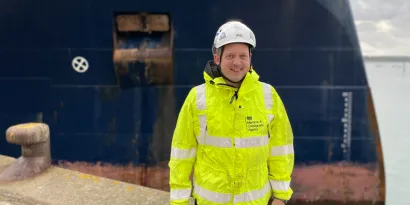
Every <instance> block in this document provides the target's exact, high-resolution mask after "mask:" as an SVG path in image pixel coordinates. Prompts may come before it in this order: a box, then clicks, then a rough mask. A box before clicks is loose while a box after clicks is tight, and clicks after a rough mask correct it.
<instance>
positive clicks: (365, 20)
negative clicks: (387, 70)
mask: <svg viewBox="0 0 410 205" xmlns="http://www.w3.org/2000/svg"><path fill="white" fill-rule="evenodd" d="M350 6H351V8H352V11H353V17H354V19H355V23H356V31H357V33H358V36H359V40H360V46H361V50H362V53H363V54H364V55H369V56H374V55H378V56H380V55H381V56H396V55H399V56H410V1H409V0H350Z"/></svg>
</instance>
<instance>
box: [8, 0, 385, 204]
mask: <svg viewBox="0 0 410 205" xmlns="http://www.w3.org/2000/svg"><path fill="white" fill-rule="evenodd" d="M1 6H2V7H1V10H2V12H1V15H0V23H1V24H2V25H3V29H2V31H1V32H0V45H1V46H2V49H1V50H0V55H1V56H2V58H1V65H2V67H3V68H2V69H0V85H1V86H0V91H1V92H0V93H2V94H1V96H2V100H1V101H0V109H1V110H0V113H1V116H2V117H1V118H0V119H1V121H0V129H2V130H6V129H7V128H8V127H9V126H11V125H14V124H18V123H23V122H28V121H42V122H45V123H47V124H49V126H50V129H51V153H52V158H53V160H54V161H55V162H56V163H57V162H58V161H66V162H70V163H68V164H67V163H66V164H64V165H62V166H65V167H70V168H72V169H81V170H83V171H85V172H87V171H90V170H93V168H90V167H89V168H87V169H85V168H84V167H88V165H85V164H82V165H81V166H82V167H79V166H74V165H75V164H72V162H85V163H95V162H104V163H108V164H110V166H111V168H112V167H113V166H117V168H118V169H119V170H125V169H126V168H125V167H126V165H127V164H129V163H132V164H133V167H134V168H133V169H135V170H134V172H140V173H143V174H141V175H144V176H139V177H135V176H134V177H135V180H134V179H133V180H131V181H132V182H135V183H141V184H143V185H147V186H152V187H155V188H159V189H165V190H166V189H167V182H166V180H165V182H158V183H157V184H155V183H156V182H153V181H155V180H158V179H162V181H164V180H163V179H166V176H167V174H168V171H167V169H166V163H167V161H168V160H169V156H170V143H171V140H172V134H173V129H174V126H175V122H176V119H177V116H178V112H179V109H180V107H181V105H182V103H183V101H184V99H185V97H186V95H187V93H188V91H189V90H190V89H191V88H192V87H193V86H195V85H198V84H201V83H203V74H202V72H203V69H204V66H205V63H206V62H207V61H208V60H209V59H210V58H212V55H211V49H210V48H211V44H212V41H213V37H214V34H215V32H216V29H217V28H218V27H219V26H220V25H221V24H222V23H223V22H225V21H226V20H229V19H240V20H242V21H243V22H244V23H246V24H248V25H249V26H250V27H251V28H252V29H253V30H254V32H255V35H256V39H257V49H256V50H255V53H254V56H253V59H252V62H253V65H254V66H255V70H256V71H257V72H258V74H259V75H260V76H261V80H262V81H264V82H267V83H270V84H272V85H273V86H274V87H275V88H276V89H277V91H278V93H279V95H280V96H281V97H282V100H283V101H284V104H285V106H286V109H287V111H288V115H289V118H290V121H291V123H292V127H293V130H294V134H295V154H296V155H295V173H294V181H293V182H292V183H293V185H292V186H293V187H294V189H295V200H301V201H316V202H318V201H321V200H333V201H338V202H343V201H346V200H348V201H383V200H384V199H383V196H384V193H383V187H382V185H381V184H383V180H384V178H383V164H382V161H383V160H382V152H381V149H380V143H379V136H378V129H377V122H376V121H375V116H374V108H373V105H372V97H371V92H370V89H369V87H368V83H367V79H366V73H365V69H364V65H363V60H362V56H361V53H360V47H359V43H358V39H357V35H356V31H355V27H354V23H353V19H352V14H351V10H350V6H349V3H348V1H325V0H303V1H296V0H292V1H289V0H277V1H262V0H255V1H239V2H236V3H235V5H232V4H230V3H228V2H224V1H216V0H210V1H180V2H172V1H165V0H158V1H129V0H120V1H115V3H114V1H106V0H103V1H94V0H87V1H80V0H72V1H56V2H54V1H48V0H41V1H26V0H24V1H18V2H3V3H1ZM141 12H147V13H148V14H149V15H153V14H159V15H163V16H166V17H167V18H168V22H169V24H167V25H169V28H168V29H167V28H166V26H165V29H164V24H161V25H158V26H157V27H156V28H153V27H152V24H151V27H150V28H147V26H142V27H138V25H137V24H135V23H134V24H133V23H129V24H127V23H124V22H125V21H127V18H128V17H129V16H133V15H134V16H135V15H141ZM120 16H121V18H120ZM124 16H128V17H124ZM122 17H124V18H122ZM142 19H143V20H141V19H140V20H141V22H146V21H147V20H146V17H144V18H142ZM132 29H134V30H135V29H141V30H144V29H154V30H155V29H157V31H154V32H147V31H146V30H144V31H141V32H139V34H135V32H132V31H130V30H132ZM161 29H162V30H161ZM159 47H161V48H170V50H171V54H170V56H167V57H164V58H161V59H160V60H158V58H157V59H154V60H151V61H145V63H136V62H133V59H131V60H130V59H128V60H127V59H125V57H124V55H122V54H121V55H120V54H118V56H120V57H119V58H121V56H122V59H120V60H118V61H116V60H115V59H113V58H115V57H116V56H117V55H116V54H117V53H115V52H116V51H120V50H121V49H135V48H144V49H147V48H151V49H156V48H159ZM76 57H81V58H76ZM78 59H80V60H79V61H77V60H78ZM83 59H85V60H86V61H87V65H88V68H87V70H84V69H83V70H75V69H74V68H73V67H75V66H76V65H78V63H83V62H82V60H83ZM124 59H125V60H124ZM134 60H135V59H134ZM84 65H85V64H84ZM0 154H5V155H9V156H15V157H17V156H19V155H20V148H19V147H17V146H12V145H9V144H7V142H6V141H5V138H3V139H0ZM107 169H108V168H107ZM136 170H137V171H136ZM138 170H139V171H138ZM141 170H142V171H141ZM148 170H151V171H149V172H148ZM152 170H156V171H152ZM90 172H91V171H90ZM93 173H95V172H93ZM144 173H145V174H144ZM150 173H151V175H150ZM152 173H157V174H156V175H157V177H155V176H154V175H155V174H152ZM97 174H98V173H97ZM100 174H101V173H100ZM105 175H109V174H107V173H105ZM158 176H159V178H158ZM112 177H114V178H115V176H112ZM164 177H165V178H164ZM358 177H361V178H360V179H362V178H363V177H365V179H363V181H360V183H358V179H359V178H358ZM123 180H126V179H123ZM150 181H151V182H150ZM150 183H152V184H151V185H150ZM381 190H382V191H381Z"/></svg>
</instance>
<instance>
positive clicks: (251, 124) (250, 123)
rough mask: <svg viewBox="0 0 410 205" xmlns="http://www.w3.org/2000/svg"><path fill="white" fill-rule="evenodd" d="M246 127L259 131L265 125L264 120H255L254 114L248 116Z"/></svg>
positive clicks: (252, 130)
mask: <svg viewBox="0 0 410 205" xmlns="http://www.w3.org/2000/svg"><path fill="white" fill-rule="evenodd" d="M245 121H246V129H248V131H250V132H254V131H259V128H260V127H263V122H262V120H253V119H252V116H246V119H245Z"/></svg>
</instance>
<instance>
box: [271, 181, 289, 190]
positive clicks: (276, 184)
mask: <svg viewBox="0 0 410 205" xmlns="http://www.w3.org/2000/svg"><path fill="white" fill-rule="evenodd" d="M269 182H270V185H271V187H272V189H273V190H280V191H287V190H288V189H289V186H290V181H276V180H269Z"/></svg>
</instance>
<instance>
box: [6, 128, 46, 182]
mask: <svg viewBox="0 0 410 205" xmlns="http://www.w3.org/2000/svg"><path fill="white" fill-rule="evenodd" d="M6 140H7V142H9V143H12V144H18V145H21V152H22V156H20V157H19V158H18V159H17V160H16V161H14V162H13V164H11V165H10V166H8V167H7V168H6V169H5V170H4V171H3V172H2V173H0V180H1V181H13V180H21V179H25V178H30V177H34V176H36V175H37V174H39V173H41V172H43V171H45V170H46V169H47V168H49V167H50V166H51V150H50V129H49V127H48V125H47V124H44V123H24V124H19V125H15V126H11V127H9V128H8V129H7V131H6Z"/></svg>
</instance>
